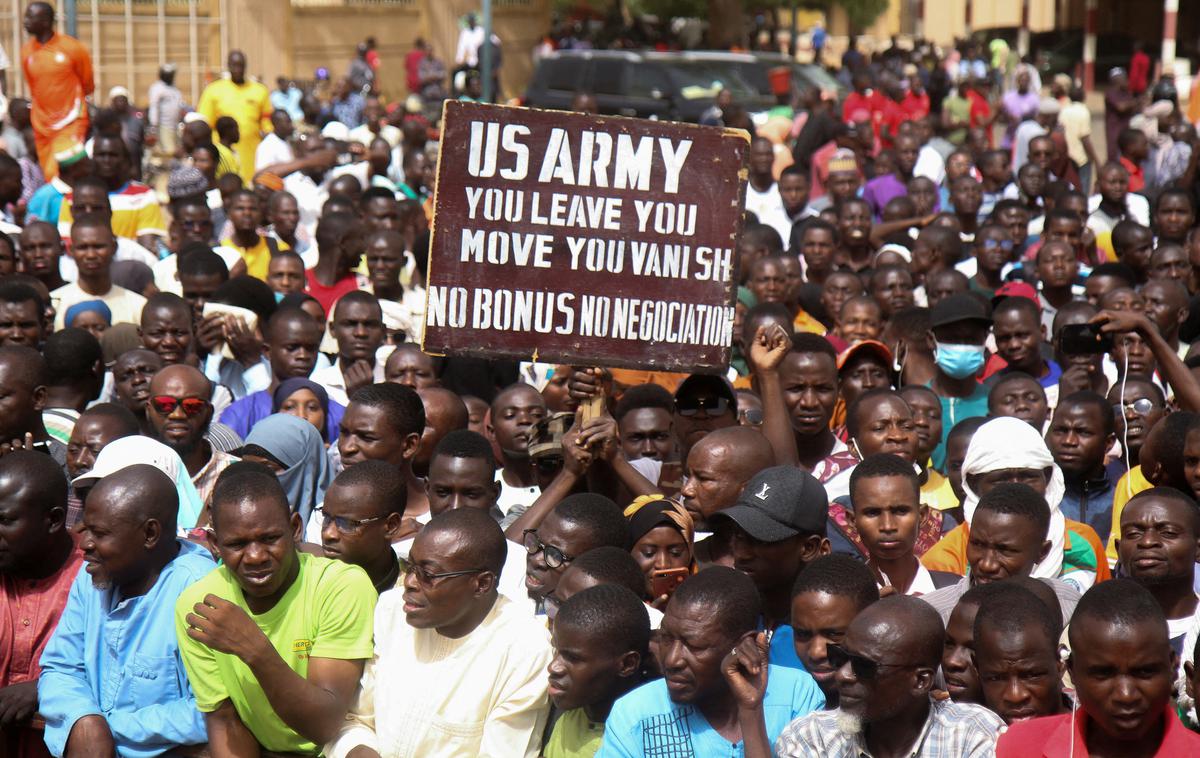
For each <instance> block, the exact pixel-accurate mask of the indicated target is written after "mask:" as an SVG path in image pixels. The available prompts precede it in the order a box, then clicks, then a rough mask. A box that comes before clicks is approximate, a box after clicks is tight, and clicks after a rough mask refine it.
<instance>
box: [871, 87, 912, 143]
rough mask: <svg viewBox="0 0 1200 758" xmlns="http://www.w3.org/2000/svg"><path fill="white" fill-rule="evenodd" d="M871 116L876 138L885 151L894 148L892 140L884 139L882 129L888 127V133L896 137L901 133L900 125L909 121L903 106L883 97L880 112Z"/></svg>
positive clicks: (880, 100)
mask: <svg viewBox="0 0 1200 758" xmlns="http://www.w3.org/2000/svg"><path fill="white" fill-rule="evenodd" d="M871 115H872V116H873V118H872V119H871V120H872V121H873V122H874V123H875V136H876V137H878V138H879V140H880V143H881V144H882V146H883V147H884V148H885V149H887V148H890V147H892V140H890V139H883V130H882V129H881V128H880V127H883V126H887V128H888V132H889V133H890V134H891V135H892V136H893V137H895V136H896V132H898V131H900V124H902V123H904V122H905V121H907V120H908V114H907V113H905V111H904V106H903V104H902V103H897V102H896V101H895V100H893V99H891V98H890V97H882V98H880V99H879V110H878V111H876V112H875V113H873V114H871Z"/></svg>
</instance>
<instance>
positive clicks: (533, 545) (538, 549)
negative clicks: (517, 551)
mask: <svg viewBox="0 0 1200 758" xmlns="http://www.w3.org/2000/svg"><path fill="white" fill-rule="evenodd" d="M521 542H522V543H523V544H524V545H525V550H527V551H528V552H529V554H530V555H537V554H538V553H545V555H546V565H547V566H549V567H550V568H552V569H556V568H558V567H559V566H562V565H565V564H567V563H570V562H571V561H573V560H575V556H573V555H567V554H566V553H564V552H563V551H561V550H559V549H558V548H556V547H555V546H554V545H547V544H546V543H545V542H542V540H541V538H540V537H538V533H537V529H526V530H525V531H524V532H522V533H521Z"/></svg>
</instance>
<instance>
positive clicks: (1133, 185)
mask: <svg viewBox="0 0 1200 758" xmlns="http://www.w3.org/2000/svg"><path fill="white" fill-rule="evenodd" d="M1120 160H1121V165H1122V166H1124V167H1125V170H1126V171H1128V172H1129V191H1130V192H1141V191H1142V189H1143V188H1145V186H1146V171H1145V169H1143V168H1142V166H1141V164H1139V163H1134V162H1133V161H1131V160H1129V159H1128V158H1126V157H1125V156H1123V155H1122V156H1121V159H1120Z"/></svg>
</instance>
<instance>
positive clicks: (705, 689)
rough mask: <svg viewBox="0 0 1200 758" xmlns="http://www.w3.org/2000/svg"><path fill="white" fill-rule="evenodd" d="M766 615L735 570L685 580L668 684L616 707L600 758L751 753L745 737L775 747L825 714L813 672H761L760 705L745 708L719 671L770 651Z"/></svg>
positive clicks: (676, 610) (663, 653) (666, 647)
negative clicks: (761, 624)
mask: <svg viewBox="0 0 1200 758" xmlns="http://www.w3.org/2000/svg"><path fill="white" fill-rule="evenodd" d="M761 614H762V607H761V604H760V603H759V600H758V593H757V592H756V591H755V588H754V582H753V581H751V579H750V578H749V577H748V576H746V575H745V574H743V573H742V572H740V571H737V570H736V569H731V568H727V567H724V566H714V567H712V568H708V569H705V570H704V571H701V572H700V573H699V574H696V575H695V576H692V577H690V578H688V579H687V580H686V581H684V583H683V584H681V585H679V589H677V590H676V591H675V594H674V595H672V597H671V601H670V602H669V603H668V604H667V611H666V615H665V616H664V617H663V621H662V626H661V628H660V630H659V648H658V657H659V662H660V663H661V664H662V670H663V674H664V675H665V676H666V678H665V679H657V680H655V681H653V682H650V683H648V684H644V685H642V686H641V687H638V688H637V689H635V690H633V691H632V692H630V693H629V694H627V695H625V696H624V697H622V698H620V699H619V700H617V702H616V703H615V704H614V705H613V709H612V711H611V712H610V714H609V716H608V721H607V722H606V723H605V726H604V743H603V744H602V745H601V746H600V750H599V751H598V752H597V753H596V756H597V758H619V757H620V756H631V757H632V756H645V757H646V758H667V756H679V755H697V756H716V755H720V756H730V757H731V758H741V756H743V755H744V754H745V743H744V740H745V739H751V740H754V739H756V738H757V739H758V741H759V742H760V743H761V741H762V739H761V738H762V737H763V735H762V731H763V730H764V727H765V733H766V734H765V738H766V740H767V741H768V744H769V743H770V742H774V740H775V738H776V737H778V736H779V733H780V732H781V731H782V730H783V728H784V727H785V726H787V724H788V722H789V721H790V720H792V719H795V718H799V717H800V716H802V715H804V714H807V713H809V712H811V711H813V710H816V709H819V708H823V707H824V705H825V697H824V695H822V694H821V690H820V689H818V687H817V685H816V682H814V681H813V678H812V677H811V676H809V675H808V674H805V673H803V672H801V671H796V670H794V669H788V668H783V667H779V666H770V665H768V666H766V667H765V670H764V669H763V668H762V667H761V666H756V667H755V670H756V672H760V673H765V674H766V676H767V682H766V688H765V691H764V692H763V694H762V696H761V698H758V699H757V703H754V704H751V705H750V706H748V707H742V706H739V698H737V697H735V695H734V692H733V690H732V689H731V688H730V683H729V680H728V679H727V678H726V675H725V674H724V673H723V669H724V668H727V667H726V666H725V664H726V663H729V659H730V657H731V656H733V654H732V653H731V652H730V651H731V650H733V649H734V648H737V650H738V651H739V653H741V651H743V650H745V651H746V653H745V654H749V653H750V652H752V651H753V650H755V649H757V650H758V651H759V655H758V657H759V658H760V659H761V652H762V649H763V648H764V647H765V646H766V639H765V635H764V634H762V633H760V632H758V631H757V630H758V621H759V617H760V616H761Z"/></svg>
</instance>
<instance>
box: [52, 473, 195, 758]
mask: <svg viewBox="0 0 1200 758" xmlns="http://www.w3.org/2000/svg"><path fill="white" fill-rule="evenodd" d="M178 507H179V501H178V497H177V495H176V491H175V485H174V484H172V483H171V480H170V479H169V478H168V477H167V476H166V475H165V474H163V473H162V472H161V471H159V470H158V469H156V468H154V467H152V466H147V465H135V466H130V467H128V468H126V469H123V470H122V471H119V472H117V473H115V474H113V475H111V476H108V477H105V478H104V479H102V480H100V482H99V483H98V484H96V486H95V487H93V488H92V491H91V492H90V493H89V494H88V498H87V503H86V505H85V506H84V510H83V528H82V530H81V531H80V541H79V546H80V548H81V549H82V550H83V556H84V560H85V561H86V563H87V568H86V570H85V571H81V572H80V573H79V574H78V576H77V577H76V579H75V583H74V584H73V585H72V587H71V593H70V595H69V597H68V599H67V605H66V608H65V609H64V610H63V615H62V618H61V620H60V621H59V623H58V628H57V629H56V630H55V632H54V636H53V637H52V638H51V639H50V642H49V644H48V645H47V646H46V651H45V652H44V653H43V654H42V659H41V663H42V676H41V679H40V680H39V682H38V711H39V713H41V715H42V717H43V718H44V719H45V720H46V745H47V747H48V748H49V749H50V752H52V753H53V754H55V755H64V754H69V755H74V754H76V753H77V751H85V750H86V751H94V752H92V754H96V755H106V754H107V755H113V754H119V755H123V756H133V757H134V758H150V756H155V755H159V754H160V753H163V752H164V751H170V750H171V749H172V748H174V747H177V746H181V745H195V744H199V743H203V742H204V741H205V734H204V721H203V719H202V718H201V717H200V713H199V711H197V710H196V699H195V697H194V696H193V695H192V691H191V688H190V687H189V686H188V680H187V677H186V675H185V673H184V671H183V667H182V666H181V665H180V661H179V643H178V641H177V639H176V636H175V628H174V624H173V623H172V613H173V608H174V605H175V601H176V600H177V599H178V598H179V595H180V593H181V592H183V590H184V588H186V587H187V586H188V585H191V584H192V583H193V582H195V581H197V580H198V579H200V578H201V577H202V576H204V575H205V574H207V573H208V572H209V571H211V570H212V568H213V562H212V558H211V557H209V554H208V551H207V550H205V549H204V548H203V547H200V546H199V545H196V544H194V543H192V542H186V541H183V540H179V539H177V538H176V537H175V530H176V520H175V517H176V511H177V509H178Z"/></svg>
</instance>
